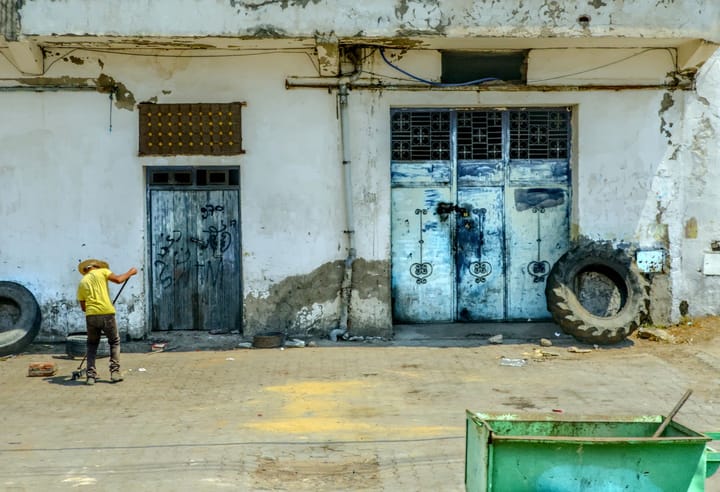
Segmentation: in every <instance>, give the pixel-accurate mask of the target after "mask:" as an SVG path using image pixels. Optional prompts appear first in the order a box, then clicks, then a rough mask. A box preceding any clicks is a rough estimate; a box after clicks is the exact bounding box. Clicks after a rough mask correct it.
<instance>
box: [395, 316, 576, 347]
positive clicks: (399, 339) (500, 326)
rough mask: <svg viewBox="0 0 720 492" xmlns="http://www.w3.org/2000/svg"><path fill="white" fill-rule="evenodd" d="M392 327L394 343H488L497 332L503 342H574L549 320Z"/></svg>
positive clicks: (574, 341)
mask: <svg viewBox="0 0 720 492" xmlns="http://www.w3.org/2000/svg"><path fill="white" fill-rule="evenodd" d="M393 331H394V336H393V344H394V345H417V346H453V347H456V346H472V345H487V344H489V343H491V342H490V338H492V337H497V335H502V343H538V342H539V341H540V339H541V338H546V339H548V340H550V341H551V342H552V343H553V344H555V343H557V344H560V345H567V344H568V343H570V344H572V343H577V341H576V340H575V339H574V338H573V337H572V336H570V335H568V334H566V333H565V332H563V331H562V329H561V328H560V327H559V326H558V325H556V324H555V323H553V322H551V321H535V322H533V321H531V322H507V323H503V322H497V323H491V322H486V323H424V324H396V325H393Z"/></svg>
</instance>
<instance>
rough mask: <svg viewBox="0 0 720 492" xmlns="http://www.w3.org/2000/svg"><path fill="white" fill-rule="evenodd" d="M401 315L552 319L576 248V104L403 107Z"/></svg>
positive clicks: (398, 163)
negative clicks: (565, 265)
mask: <svg viewBox="0 0 720 492" xmlns="http://www.w3.org/2000/svg"><path fill="white" fill-rule="evenodd" d="M391 129H392V150H391V152H392V163H391V179H392V200H391V202H392V204H391V207H392V210H391V213H392V231H391V233H392V258H391V261H392V296H393V299H392V300H393V316H394V319H395V321H397V322H410V323H422V322H447V321H483V320H496V321H503V320H519V319H523V320H525V319H528V318H529V319H545V318H549V313H548V311H547V309H546V307H545V294H544V287H545V279H546V277H547V274H548V273H549V271H550V267H551V266H552V264H553V263H554V262H555V261H557V259H558V258H559V257H560V256H561V255H562V254H563V253H564V252H565V251H566V250H567V248H568V242H569V213H570V206H569V205H570V166H569V152H570V124H569V111H568V110H566V109H549V110H548V109H527V110H520V109H518V110H393V112H392V114H391Z"/></svg>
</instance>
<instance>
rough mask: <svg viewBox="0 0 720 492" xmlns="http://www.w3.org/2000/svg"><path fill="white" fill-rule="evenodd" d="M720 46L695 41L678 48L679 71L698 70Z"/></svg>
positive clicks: (699, 40) (698, 40)
mask: <svg viewBox="0 0 720 492" xmlns="http://www.w3.org/2000/svg"><path fill="white" fill-rule="evenodd" d="M718 47H720V45H717V44H715V43H710V42H708V41H704V40H702V39H694V40H692V41H688V42H687V43H683V44H681V45H680V46H679V47H678V70H681V71H682V70H687V69H689V68H697V67H699V66H700V65H702V64H703V63H705V62H706V61H707V59H708V58H710V57H711V56H712V55H713V53H715V50H717V49H718Z"/></svg>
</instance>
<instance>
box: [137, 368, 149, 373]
mask: <svg viewBox="0 0 720 492" xmlns="http://www.w3.org/2000/svg"><path fill="white" fill-rule="evenodd" d="M138 371H139V372H145V371H147V369H145V368H144V367H140V368H138Z"/></svg>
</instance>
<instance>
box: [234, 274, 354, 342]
mask: <svg viewBox="0 0 720 492" xmlns="http://www.w3.org/2000/svg"><path fill="white" fill-rule="evenodd" d="M343 265H344V261H343V260H337V261H333V262H329V263H325V264H323V265H321V266H320V267H318V268H316V269H315V270H313V271H312V272H310V273H308V274H305V275H293V276H290V277H287V278H285V279H283V280H282V281H280V282H278V283H276V284H274V285H273V286H271V287H270V290H269V292H268V293H267V295H266V296H254V295H250V296H247V297H246V298H245V301H244V309H243V315H244V317H245V323H244V326H245V329H244V333H245V334H246V335H253V334H257V333H261V332H265V331H281V332H283V333H286V334H287V335H289V336H293V335H294V336H304V335H311V334H313V335H314V334H327V333H329V332H330V330H332V329H334V328H336V327H337V324H338V322H339V313H333V314H332V316H331V315H329V314H328V313H327V312H325V316H324V317H323V318H321V319H316V320H314V322H313V323H311V324H309V325H308V324H307V323H306V321H307V320H306V319H303V320H302V321H303V322H302V323H298V318H299V317H302V318H305V313H307V312H308V311H309V310H311V309H312V306H313V305H314V304H323V303H332V302H335V301H336V300H337V299H339V294H340V284H341V283H342V278H343ZM300 326H303V329H304V332H303V333H298V332H293V331H292V330H297V329H298V328H299V327H300Z"/></svg>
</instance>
